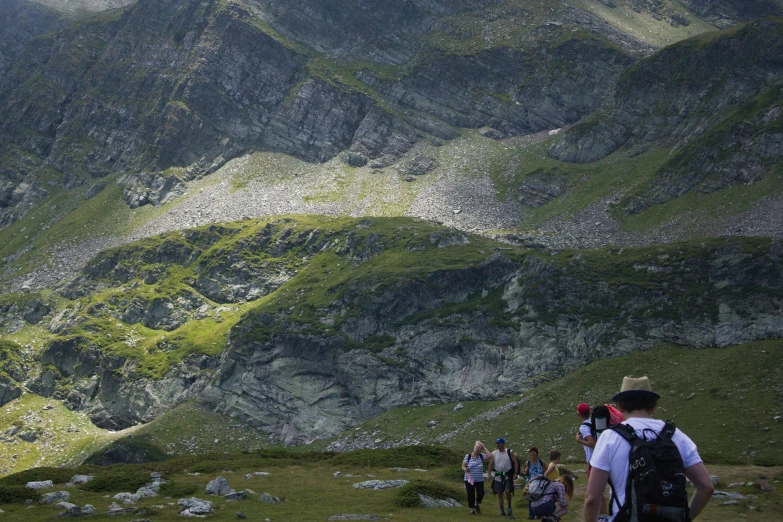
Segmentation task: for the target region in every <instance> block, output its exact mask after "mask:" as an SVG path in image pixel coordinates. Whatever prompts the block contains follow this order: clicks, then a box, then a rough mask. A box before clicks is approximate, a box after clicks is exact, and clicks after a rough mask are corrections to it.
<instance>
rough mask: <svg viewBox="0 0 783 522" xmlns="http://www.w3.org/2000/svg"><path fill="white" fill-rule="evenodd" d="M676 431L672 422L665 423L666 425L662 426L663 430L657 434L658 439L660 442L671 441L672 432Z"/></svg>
mask: <svg viewBox="0 0 783 522" xmlns="http://www.w3.org/2000/svg"><path fill="white" fill-rule="evenodd" d="M676 430H677V427H676V426H675V425H674V423H673V422H672V421H666V423H665V424H664V425H663V429H662V430H661V432H660V433H659V434H658V438H659V439H661V440H672V437H674V432H675V431H676Z"/></svg>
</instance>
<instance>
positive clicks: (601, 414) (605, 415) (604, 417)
mask: <svg viewBox="0 0 783 522" xmlns="http://www.w3.org/2000/svg"><path fill="white" fill-rule="evenodd" d="M621 422H623V413H622V412H621V411H620V410H618V409H617V408H615V407H614V406H610V405H609V404H601V405H599V406H596V407H595V408H593V413H592V415H591V416H590V431H591V433H592V434H593V438H594V439H595V440H598V437H600V436H601V434H602V433H603V432H605V431H606V430H608V429H609V428H611V427H612V426H616V425H618V424H620V423H621Z"/></svg>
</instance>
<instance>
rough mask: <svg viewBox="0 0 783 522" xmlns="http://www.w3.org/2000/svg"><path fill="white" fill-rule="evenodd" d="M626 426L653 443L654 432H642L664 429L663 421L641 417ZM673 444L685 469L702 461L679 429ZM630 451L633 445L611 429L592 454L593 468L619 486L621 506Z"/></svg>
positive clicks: (618, 496) (694, 447)
mask: <svg viewBox="0 0 783 522" xmlns="http://www.w3.org/2000/svg"><path fill="white" fill-rule="evenodd" d="M623 424H630V425H631V426H632V427H633V428H634V429H635V430H636V434H637V435H639V436H640V437H642V436H644V437H645V438H646V439H648V440H650V439H651V438H653V435H652V433H650V432H645V433H642V430H643V429H650V430H653V431H654V432H655V433H656V434H657V433H660V431H661V430H662V429H663V426H664V424H665V423H664V422H663V421H662V420H658V419H644V418H638V417H631V418H630V419H628V420H627V421H625V422H624V423H623ZM672 441H673V442H674V444H675V445H676V446H677V449H678V450H680V456H681V457H682V462H683V464H684V467H685V469H688V468H690V467H691V466H695V465H696V464H698V463H699V462H701V461H702V460H701V457H700V456H699V451H698V449H697V448H696V444H694V443H693V441H692V440H691V439H690V438H689V437H688V436H687V435H685V434H684V433H683V432H681V431H680V430H679V429H678V430H676V431H675V432H674V436H673V437H672ZM630 452H631V445H630V444H628V442H626V441H625V439H623V438H622V437H621V436H620V435H619V434H617V433H615V432H614V431H612V430H606V431H605V432H603V433H602V434H601V437H599V439H598V443H596V445H595V450H594V451H593V457H592V458H591V459H590V465H591V466H593V467H594V468H596V469H600V470H603V471H608V472H609V478H610V479H611V481H612V484H614V485H615V486H616V487H617V491H616V492H615V493H616V494H617V501H618V502H619V503H620V505H621V506H622V505H623V504H624V503H625V483H626V482H627V481H628V466H629V462H628V459H629V454H630ZM618 509H619V508H618V506H617V504H614V505H613V506H612V512H613V513H614V514H615V515H614V516H613V517H612V520H614V518H615V517H616V516H617V511H618Z"/></svg>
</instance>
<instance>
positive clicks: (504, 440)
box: [495, 437, 506, 444]
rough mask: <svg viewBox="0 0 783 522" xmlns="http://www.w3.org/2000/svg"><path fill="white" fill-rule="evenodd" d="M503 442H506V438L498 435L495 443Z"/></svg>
mask: <svg viewBox="0 0 783 522" xmlns="http://www.w3.org/2000/svg"><path fill="white" fill-rule="evenodd" d="M505 443H506V439H504V438H503V437H500V438H499V439H498V440H496V441H495V444H505Z"/></svg>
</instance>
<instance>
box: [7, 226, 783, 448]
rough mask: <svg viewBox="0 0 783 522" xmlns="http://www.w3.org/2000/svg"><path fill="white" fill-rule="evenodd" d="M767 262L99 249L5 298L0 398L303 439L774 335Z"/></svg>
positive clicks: (301, 239)
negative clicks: (638, 353)
mask: <svg viewBox="0 0 783 522" xmlns="http://www.w3.org/2000/svg"><path fill="white" fill-rule="evenodd" d="M779 259H780V243H779V242H777V241H774V240H769V239H763V238H760V239H720V240H712V241H698V242H688V243H679V244H673V245H666V246H654V247H647V248H638V249H617V248H607V249H601V250H582V251H565V252H546V251H537V250H526V249H522V248H512V247H506V246H503V244H502V243H497V242H494V241H491V240H489V239H486V238H484V237H481V236H475V235H470V236H469V235H467V234H464V233H462V232H459V231H457V230H453V229H448V228H444V227H441V226H437V225H435V224H433V223H430V222H424V221H420V220H412V219H407V218H373V219H366V218H365V219H348V218H323V217H315V216H300V217H284V218H276V219H269V220H261V221H254V220H248V221H244V222H238V223H230V224H223V225H209V226H204V227H200V228H196V229H191V230H187V231H182V232H172V233H169V234H165V235H162V236H156V237H153V238H147V239H144V240H142V241H140V242H137V243H133V244H128V245H124V246H120V247H115V248H112V249H108V250H105V251H103V252H101V253H100V254H99V255H98V256H96V257H95V258H94V259H93V260H92V261H91V262H90V263H88V265H87V267H86V268H85V269H84V270H83V272H82V274H81V275H80V276H79V277H77V278H76V279H74V280H73V281H71V282H70V283H68V284H67V285H65V286H64V287H62V288H61V289H59V291H58V292H57V293H52V292H49V291H47V292H43V293H22V294H5V295H4V296H3V298H2V300H0V307H2V311H3V314H4V315H3V319H2V327H3V328H4V330H5V332H6V333H5V334H4V336H3V337H4V339H5V340H6V341H10V342H12V343H17V344H16V345H14V344H11V345H9V346H17V348H16V350H17V351H18V352H20V354H19V357H18V358H19V360H18V361H16V360H15V361H14V362H13V364H14V365H16V366H19V367H20V368H18V369H16V370H14V371H13V372H12V371H11V370H8V371H7V372H5V374H4V375H3V379H4V383H5V384H4V386H6V387H7V388H9V389H11V390H12V391H11V392H10V393H12V394H13V393H14V392H13V390H14V389H16V390H18V389H19V387H20V386H22V385H24V386H26V387H27V388H28V389H30V390H32V391H34V392H35V393H38V394H40V395H44V396H48V397H56V398H60V399H62V400H64V401H65V402H66V404H67V405H68V406H69V407H70V408H72V409H74V410H79V411H86V412H88V413H89V415H90V417H91V418H92V420H93V421H94V422H95V423H96V424H97V425H99V426H101V427H104V428H111V429H118V428H126V427H129V426H133V425H134V424H136V423H139V422H148V421H150V420H153V419H155V418H157V417H159V416H160V415H162V414H163V413H165V412H166V411H168V410H170V409H171V408H173V407H175V406H176V405H178V404H180V403H182V402H184V401H185V400H187V399H190V398H194V397H199V396H200V397H201V398H202V400H204V401H205V402H206V403H207V404H210V405H211V407H212V408H213V409H214V410H215V411H218V412H221V413H224V414H227V415H231V416H235V417H236V418H237V420H238V421H239V422H240V423H246V424H249V425H250V426H252V427H254V428H259V429H261V430H262V431H263V432H264V433H265V434H266V435H267V436H270V437H271V438H272V439H273V440H281V441H285V442H288V443H291V442H294V441H307V440H312V439H313V438H323V437H328V436H332V435H334V434H336V433H339V432H340V431H342V430H344V429H345V428H346V427H348V426H351V425H353V424H355V423H356V422H359V421H362V420H364V419H367V418H370V417H372V416H374V415H377V414H378V413H381V412H384V411H387V410H389V409H392V408H395V407H397V406H399V405H404V404H427V403H430V402H449V401H450V400H453V399H464V400H470V399H478V398H483V399H490V398H492V399H494V398H498V397H502V396H504V395H507V394H509V393H513V392H516V391H520V390H524V389H527V388H529V387H531V386H534V385H536V384H538V383H540V382H541V381H542V380H547V379H551V378H553V377H555V376H558V375H560V374H562V373H563V372H567V371H571V370H574V369H576V368H578V367H580V366H581V365H583V364H585V363H587V362H591V361H594V360H596V359H599V358H602V357H611V356H616V355H619V354H623V353H628V352H630V351H633V350H636V349H640V348H641V349H644V348H650V347H652V346H655V345H656V344H659V343H661V342H667V341H668V342H675V343H680V344H684V345H688V346H695V347H708V346H727V345H731V344H738V343H741V342H746V341H752V340H761V339H768V338H774V337H776V336H779V335H780V327H779V325H780V321H779V314H780V286H781V283H780V273H779ZM536 361H538V362H536ZM17 393H18V392H17ZM8 397H9V399H7V400H10V398H13V397H12V396H11V395H9V396H8ZM269 397H274V400H272V401H269V400H268V398H269ZM276 404H286V408H285V409H283V410H279V409H276V407H275V405H276Z"/></svg>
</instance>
